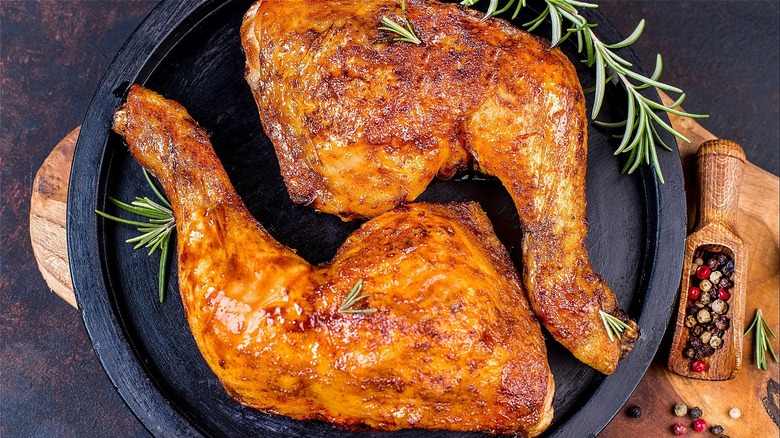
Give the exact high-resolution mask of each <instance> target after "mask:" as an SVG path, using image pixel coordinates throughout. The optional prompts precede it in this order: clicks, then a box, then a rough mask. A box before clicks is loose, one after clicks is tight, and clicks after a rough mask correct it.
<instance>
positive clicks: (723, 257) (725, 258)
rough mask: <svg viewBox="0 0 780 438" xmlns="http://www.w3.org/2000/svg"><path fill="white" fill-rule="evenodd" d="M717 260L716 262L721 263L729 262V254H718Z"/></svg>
mask: <svg viewBox="0 0 780 438" xmlns="http://www.w3.org/2000/svg"><path fill="white" fill-rule="evenodd" d="M717 260H718V264H720V265H723V264H726V263H728V262H729V256H727V255H726V254H718V257H717Z"/></svg>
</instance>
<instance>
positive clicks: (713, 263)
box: [707, 259, 720, 271]
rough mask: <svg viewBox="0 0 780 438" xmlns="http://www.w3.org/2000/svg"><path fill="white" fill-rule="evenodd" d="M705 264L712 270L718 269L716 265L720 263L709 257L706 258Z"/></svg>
mask: <svg viewBox="0 0 780 438" xmlns="http://www.w3.org/2000/svg"><path fill="white" fill-rule="evenodd" d="M707 266H709V268H710V269H711V270H713V271H714V270H716V269H718V266H720V263H718V261H717V260H715V259H709V260H707Z"/></svg>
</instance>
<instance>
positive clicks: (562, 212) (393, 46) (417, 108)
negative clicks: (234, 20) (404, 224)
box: [241, 0, 638, 374]
mask: <svg viewBox="0 0 780 438" xmlns="http://www.w3.org/2000/svg"><path fill="white" fill-rule="evenodd" d="M406 6H407V12H406V13H407V16H408V20H409V22H410V23H411V26H412V28H413V30H414V31H415V33H416V35H417V36H418V37H419V39H420V40H421V41H422V43H421V44H419V45H417V44H413V43H408V42H397V41H396V42H394V41H390V40H391V39H392V38H393V37H395V36H397V35H394V34H391V33H388V32H386V31H382V30H379V29H378V28H379V27H380V26H381V20H382V18H383V17H389V18H390V19H393V20H395V21H397V22H400V20H401V17H402V16H403V14H402V11H401V2H400V0H368V1H354V0H260V1H258V2H257V3H255V4H254V5H253V6H252V7H251V9H250V10H249V11H248V12H247V14H246V16H245V17H244V22H243V25H242V29H241V36H242V44H243V49H244V51H245V54H246V79H247V81H248V83H249V85H250V87H251V89H252V91H253V94H254V97H255V100H256V102H257V106H258V108H259V111H260V119H261V121H262V124H263V128H264V129H265V132H266V133H267V134H268V136H269V137H270V138H271V140H272V141H273V144H274V147H275V149H276V155H277V157H278V158H279V163H280V166H281V171H282V175H283V177H284V181H285V184H286V185H287V188H288V191H289V193H290V196H291V198H292V199H293V200H294V201H295V202H298V203H303V204H310V205H311V206H313V207H314V208H316V209H318V210H320V211H322V212H326V213H333V214H337V215H340V216H341V217H342V218H345V219H350V218H355V217H373V216H377V215H379V214H381V213H383V212H385V211H388V210H390V209H392V208H393V207H395V206H396V205H399V204H400V203H403V202H408V201H412V200H414V199H415V198H416V197H417V196H418V195H419V194H420V193H422V191H423V190H424V189H425V188H426V186H427V185H428V184H429V183H430V182H431V180H432V179H433V178H434V177H435V176H437V175H438V176H439V177H442V178H448V177H451V176H452V175H453V174H455V173H456V172H458V171H461V170H465V169H467V168H469V167H471V168H473V169H476V170H479V171H482V172H484V173H486V174H490V175H494V176H496V177H498V178H499V179H500V180H501V181H502V183H503V184H504V186H505V187H506V189H507V191H508V192H509V194H510V195H511V196H512V198H513V200H514V203H515V206H516V207H517V211H518V213H519V216H520V220H521V221H522V227H523V232H524V235H523V241H522V247H523V266H522V270H523V281H524V283H525V286H526V289H527V291H528V293H529V298H530V301H531V304H532V305H533V309H534V311H535V312H536V315H537V316H538V317H539V319H540V320H541V321H542V323H543V324H544V325H545V327H546V328H547V329H548V330H549V331H550V333H552V335H553V336H554V337H555V339H557V340H558V341H559V342H561V343H562V344H563V345H564V346H565V347H566V348H568V349H569V350H571V352H572V353H573V354H574V355H575V356H576V357H577V358H579V359H580V360H581V361H583V362H585V363H586V364H588V365H590V366H592V367H594V368H596V369H598V370H600V371H602V372H603V373H607V374H609V373H612V372H613V371H614V370H615V368H616V367H617V364H618V360H619V359H620V358H621V357H622V355H623V354H625V353H626V352H627V351H628V350H630V349H631V347H632V345H633V342H634V340H635V339H636V338H637V335H638V329H637V327H636V324H635V323H634V322H633V321H629V320H628V319H627V318H626V317H625V315H624V314H623V312H622V311H621V310H620V309H619V306H618V303H617V301H616V299H615V295H614V294H613V292H612V290H610V288H609V287H608V286H607V285H606V284H605V283H604V281H603V279H602V278H601V277H600V276H599V275H598V274H597V273H596V272H594V270H593V268H592V267H591V263H590V260H589V257H588V252H587V249H586V247H585V237H586V234H587V231H588V224H587V220H586V214H585V204H586V199H585V168H586V162H587V118H586V115H585V98H584V97H583V93H582V89H581V87H580V83H579V80H578V78H577V74H576V71H575V69H574V67H573V66H572V65H571V63H570V62H569V60H568V59H567V58H566V56H565V55H564V54H563V53H562V52H561V51H560V50H558V49H554V50H549V43H548V42H547V41H543V40H541V39H539V38H536V37H534V36H532V35H530V34H528V33H526V32H524V31H522V30H519V29H517V28H516V27H514V26H512V25H510V24H509V23H506V22H504V21H502V20H497V19H492V18H491V19H487V20H482V14H481V13H479V12H476V11H472V10H469V9H466V8H463V7H460V6H458V5H454V4H442V3H439V2H437V1H433V0H408V1H407V2H406ZM602 311H603V312H606V313H608V314H612V315H615V316H617V317H619V318H621V319H623V320H625V321H626V322H627V323H628V325H629V326H630V327H629V329H627V330H626V332H625V333H624V334H623V336H622V337H621V338H620V339H617V338H616V339H614V340H610V338H609V336H608V335H607V331H606V330H605V326H604V323H603V322H602V318H601V314H600V312H602Z"/></svg>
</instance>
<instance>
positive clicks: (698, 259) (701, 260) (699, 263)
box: [693, 257, 704, 268]
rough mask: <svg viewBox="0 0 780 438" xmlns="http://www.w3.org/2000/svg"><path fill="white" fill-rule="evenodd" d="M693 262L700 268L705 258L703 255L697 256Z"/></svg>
mask: <svg viewBox="0 0 780 438" xmlns="http://www.w3.org/2000/svg"><path fill="white" fill-rule="evenodd" d="M693 264H694V265H696V267H697V268H698V267H699V266H701V265H703V264H704V259H702V258H701V257H696V259H695V260H694V261H693Z"/></svg>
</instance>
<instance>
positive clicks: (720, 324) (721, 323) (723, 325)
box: [715, 315, 729, 330]
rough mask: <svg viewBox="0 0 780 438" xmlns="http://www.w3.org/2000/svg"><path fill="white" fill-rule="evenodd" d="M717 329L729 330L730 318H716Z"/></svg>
mask: <svg viewBox="0 0 780 438" xmlns="http://www.w3.org/2000/svg"><path fill="white" fill-rule="evenodd" d="M715 327H717V328H718V330H726V329H728V328H729V317H728V316H723V315H721V316H719V317H717V318H715Z"/></svg>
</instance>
